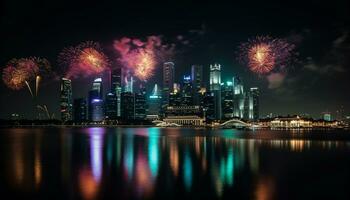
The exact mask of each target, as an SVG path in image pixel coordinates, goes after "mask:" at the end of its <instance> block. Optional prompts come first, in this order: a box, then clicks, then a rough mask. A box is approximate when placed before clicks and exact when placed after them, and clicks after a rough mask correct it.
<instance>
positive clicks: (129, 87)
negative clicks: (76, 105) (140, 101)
mask: <svg viewBox="0 0 350 200" xmlns="http://www.w3.org/2000/svg"><path fill="white" fill-rule="evenodd" d="M124 81H125V88H124V92H131V93H133V92H134V77H132V76H125V80H124Z"/></svg>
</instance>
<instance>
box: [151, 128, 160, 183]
mask: <svg viewBox="0 0 350 200" xmlns="http://www.w3.org/2000/svg"><path fill="white" fill-rule="evenodd" d="M159 139H160V137H159V129H158V128H150V129H149V134H148V160H149V164H150V169H151V173H152V177H153V178H155V177H156V176H157V173H158V168H159V156H160V150H159Z"/></svg>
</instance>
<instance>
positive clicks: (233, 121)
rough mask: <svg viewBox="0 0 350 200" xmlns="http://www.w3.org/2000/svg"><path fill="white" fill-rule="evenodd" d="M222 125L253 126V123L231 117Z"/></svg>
mask: <svg viewBox="0 0 350 200" xmlns="http://www.w3.org/2000/svg"><path fill="white" fill-rule="evenodd" d="M220 126H221V127H230V126H235V127H251V126H252V125H251V124H248V123H246V122H244V121H242V120H239V119H230V120H228V121H226V122H224V123H222V124H220Z"/></svg>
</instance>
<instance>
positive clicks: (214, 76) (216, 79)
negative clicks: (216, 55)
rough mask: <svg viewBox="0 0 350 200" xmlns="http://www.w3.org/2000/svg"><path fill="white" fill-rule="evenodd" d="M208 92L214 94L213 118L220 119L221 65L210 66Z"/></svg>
mask: <svg viewBox="0 0 350 200" xmlns="http://www.w3.org/2000/svg"><path fill="white" fill-rule="evenodd" d="M210 91H211V92H212V93H213V94H214V116H215V119H221V116H222V111H221V65H219V64H214V65H210Z"/></svg>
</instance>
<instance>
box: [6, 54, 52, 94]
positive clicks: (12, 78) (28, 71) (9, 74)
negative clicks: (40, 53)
mask: <svg viewBox="0 0 350 200" xmlns="http://www.w3.org/2000/svg"><path fill="white" fill-rule="evenodd" d="M49 71H50V63H49V62H48V61H47V60H46V59H42V58H38V57H30V58H20V59H12V60H10V61H9V62H8V63H7V65H6V67H5V68H4V70H3V75H2V80H3V81H4V83H5V85H6V86H7V87H8V88H10V89H13V90H20V89H22V88H23V87H25V86H26V85H27V86H28V87H29V82H30V81H31V80H33V79H36V82H37V83H36V84H37V85H36V88H38V87H39V81H38V80H39V79H40V76H42V75H44V74H47V73H48V72H49ZM29 91H30V92H31V94H32V95H33V93H32V91H31V89H30V87H29Z"/></svg>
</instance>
